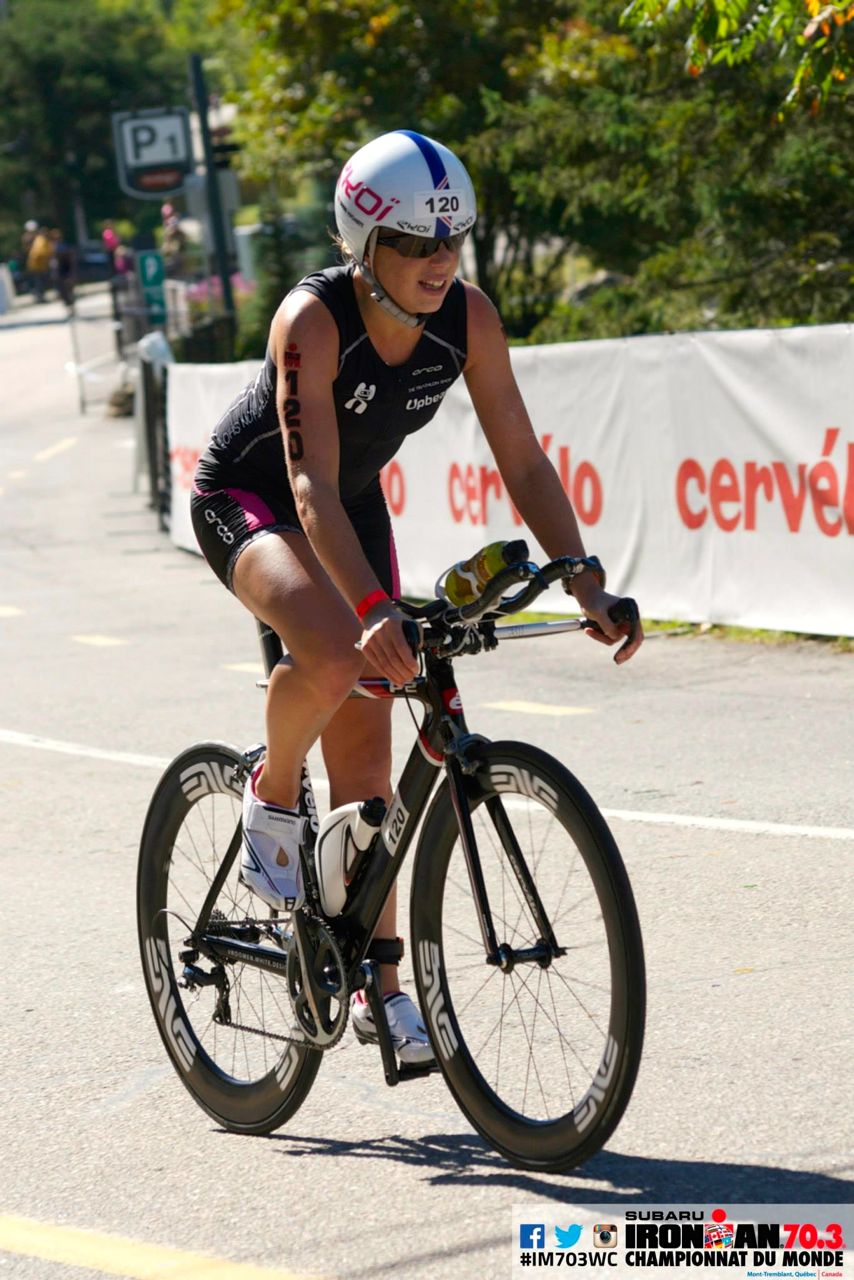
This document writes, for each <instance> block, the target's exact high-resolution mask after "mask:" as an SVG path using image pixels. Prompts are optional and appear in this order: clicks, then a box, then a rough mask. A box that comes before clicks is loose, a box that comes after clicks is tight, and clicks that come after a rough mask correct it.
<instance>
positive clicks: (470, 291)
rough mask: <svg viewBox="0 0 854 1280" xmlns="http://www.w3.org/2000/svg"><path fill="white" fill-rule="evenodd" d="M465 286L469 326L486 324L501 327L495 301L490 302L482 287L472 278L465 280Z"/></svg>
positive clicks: (490, 326) (477, 326)
mask: <svg viewBox="0 0 854 1280" xmlns="http://www.w3.org/2000/svg"><path fill="white" fill-rule="evenodd" d="M463 288H464V289H465V291H466V308H467V310H468V321H469V327H471V326H475V327H476V328H479V327H481V326H486V327H488V328H493V327H497V328H498V329H500V328H501V317H500V316H499V314H498V310H497V308H496V306H495V304H494V303H493V302H490V300H489V298H487V296H486V294H485V293H484V292H483V290H482V289H479V288H478V287H477V285H476V284H472V283H471V281H470V280H464V281H463Z"/></svg>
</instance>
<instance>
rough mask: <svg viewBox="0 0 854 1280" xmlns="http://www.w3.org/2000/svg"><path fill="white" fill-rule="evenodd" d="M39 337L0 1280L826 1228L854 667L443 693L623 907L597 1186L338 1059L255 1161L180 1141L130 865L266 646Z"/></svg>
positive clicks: (555, 657)
mask: <svg viewBox="0 0 854 1280" xmlns="http://www.w3.org/2000/svg"><path fill="white" fill-rule="evenodd" d="M62 314H63V312H62V308H61V307H59V306H57V305H53V304H49V305H48V306H46V307H41V308H38V309H36V308H31V309H28V310H26V311H19V312H17V313H16V314H15V315H14V316H13V317H11V320H9V319H8V318H7V321H6V322H5V323H3V322H0V362H2V368H3V397H2V402H0V503H2V508H3V511H4V519H3V526H2V527H3V537H2V545H0V566H1V567H0V634H2V640H1V641H0V652H2V657H3V663H2V672H3V677H2V696H0V760H2V771H0V788H2V796H3V802H2V811H0V812H2V818H0V822H2V829H3V840H2V844H0V859H2V915H0V919H2V955H3V965H2V972H3V999H2V1015H3V1016H2V1030H0V1070H2V1090H3V1097H4V1108H3V1111H4V1121H5V1123H4V1142H3V1160H2V1168H0V1188H1V1189H2V1191H1V1192H0V1275H3V1276H4V1277H5V1276H9V1277H21V1278H25V1280H57V1278H58V1277H69V1278H70V1277H72V1276H73V1277H77V1278H79V1277H84V1280H89V1278H90V1277H93V1278H94V1277H99V1276H103V1275H105V1274H114V1275H133V1276H137V1275H152V1276H153V1275H158V1276H160V1275H167V1274H168V1275H176V1276H182V1277H184V1276H187V1277H189V1276H193V1277H196V1276H198V1277H214V1276H215V1277H219V1278H221V1280H256V1278H257V1280H263V1278H264V1277H268V1278H272V1277H275V1276H278V1277H282V1276H285V1275H292V1276H299V1277H304V1276H309V1275H311V1276H323V1277H363V1276H364V1277H368V1276H370V1277H382V1276H386V1275H389V1276H394V1277H401V1280H403V1278H405V1280H416V1278H418V1280H424V1278H427V1277H430V1278H432V1277H440V1278H443V1277H446V1276H447V1277H462V1278H463V1280H468V1278H469V1277H471V1278H472V1280H475V1278H476V1280H491V1278H492V1277H496V1278H498V1277H505V1276H508V1275H509V1274H510V1267H511V1254H510V1249H511V1229H510V1228H511V1206H512V1205H514V1204H516V1205H519V1204H525V1203H526V1202H531V1203H533V1202H543V1201H550V1202H557V1203H560V1204H570V1203H573V1202H593V1201H597V1202H608V1201H614V1202H624V1201H632V1202H635V1203H637V1204H638V1205H639V1206H643V1205H646V1204H649V1203H657V1202H665V1201H669V1200H677V1201H680V1202H691V1201H700V1202H707V1203H708V1202H710V1201H714V1202H715V1203H723V1204H726V1203H748V1202H788V1203H823V1202H840V1201H848V1200H850V1199H851V1192H852V1180H851V1171H852V1133H851V1130H852V1119H851V1117H852V1107H851V1084H852V1081H851V1061H852V1057H854V1054H852V1008H854V1001H852V982H851V967H852V966H851V954H852V947H851V896H852V895H851V855H852V852H853V851H854V814H853V813H852V803H851V800H852V768H854V727H852V716H851V707H852V701H854V657H852V656H851V655H845V654H836V653H833V652H832V651H831V650H830V648H829V647H828V646H826V645H823V644H815V643H809V642H804V643H800V644H794V645H788V646H784V647H766V646H756V645H750V644H743V643H732V642H722V641H718V640H713V639H710V638H708V637H696V636H692V637H675V638H661V637H659V638H652V639H650V641H649V642H648V643H647V645H646V646H645V647H644V649H643V651H642V653H641V655H640V656H639V657H638V659H637V660H636V661H635V662H634V663H632V664H630V667H629V668H627V669H621V670H617V669H616V668H615V667H614V666H613V664H612V663H611V662H610V661H609V658H608V655H607V653H606V651H605V650H603V649H601V648H600V647H599V646H597V645H594V644H591V643H589V642H588V641H587V640H585V639H584V638H583V637H578V636H571V635H570V636H564V637H562V638H557V639H548V640H537V641H532V642H529V643H527V644H507V645H505V646H503V647H502V649H501V650H500V651H499V652H498V653H496V654H494V655H488V656H487V657H484V658H482V659H478V660H468V661H462V662H460V664H459V667H458V674H459V676H460V686H461V692H462V695H463V698H464V701H465V705H466V709H467V713H468V718H469V723H470V725H471V727H472V728H473V729H476V730H478V731H480V732H483V733H486V734H488V735H489V736H491V737H496V738H497V737H517V738H524V739H529V740H532V741H534V742H537V743H539V744H540V745H541V746H544V747H546V748H548V749H549V750H551V751H553V752H555V754H557V755H559V756H560V757H561V758H562V759H563V760H564V761H565V762H566V763H567V764H568V765H569V766H570V768H572V769H573V770H574V771H575V772H576V773H578V775H579V776H580V777H581V779H582V780H583V781H584V783H585V784H586V786H587V787H588V789H589V790H590V791H591V792H592V793H593V795H594V796H595V797H596V798H597V800H598V801H599V803H600V805H601V806H602V807H604V808H605V809H607V810H609V811H610V812H611V813H612V815H614V814H615V815H616V816H612V818H611V821H612V825H613V829H614V831H615V834H616V836H617V839H618V841H619V843H620V845H621V848H622V850H623V853H624V857H625V860H626V863H627V866H628V869H629V873H630V876H631V878H632V882H633V885H634V888H635V892H636V897H637V901H638V907H639V911H640V916H641V921H642V925H643V930H644V938H645V945H646V954H647V964H648V979H649V1013H648V1030H647V1040H646V1050H645V1056H644V1061H643V1064H642V1067H641V1072H640V1076H639V1080H638V1084H637V1087H636V1090H635V1094H634V1097H633V1100H632V1102H631V1105H630V1107H629V1110H628V1112H627V1113H626V1116H625V1118H624V1120H623V1122H622V1124H621V1126H620V1128H619V1129H618V1130H617V1132H616V1134H615V1135H614V1137H613V1138H612V1140H611V1142H610V1143H609V1145H608V1147H607V1149H606V1150H605V1151H603V1152H602V1153H600V1154H599V1155H597V1156H596V1157H595V1158H593V1159H592V1160H591V1161H590V1162H589V1164H588V1165H587V1166H586V1167H584V1168H583V1169H580V1170H577V1171H575V1172H573V1173H571V1174H568V1175H565V1176H561V1177H548V1178H547V1177H539V1176H536V1175H530V1174H524V1173H519V1172H518V1171H514V1170H513V1169H511V1168H510V1167H508V1166H507V1165H506V1164H505V1163H503V1162H502V1160H501V1159H500V1158H499V1157H498V1156H497V1155H495V1154H494V1153H492V1152H491V1151H490V1150H489V1149H488V1148H487V1147H486V1146H485V1145H484V1144H483V1143H482V1141H481V1140H480V1139H479V1138H478V1137H477V1136H476V1135H475V1134H474V1133H473V1131H472V1130H471V1129H470V1127H469V1126H468V1125H467V1123H466V1122H465V1120H464V1119H463V1117H462V1116H461V1115H460V1113H459V1112H458V1111H457V1109H456V1107H455V1105H454V1103H453V1101H452V1099H451V1097H450V1095H449V1094H448V1093H447V1091H446V1090H445V1088H444V1086H443V1084H442V1082H441V1080H440V1079H439V1078H437V1077H432V1078H431V1079H430V1080H429V1081H427V1082H420V1083H411V1084H406V1085H403V1086H401V1087H399V1088H398V1089H396V1090H390V1089H388V1088H387V1087H386V1086H385V1084H384V1082H383V1079H382V1074H381V1070H380V1064H379V1060H378V1056H377V1055H375V1054H374V1051H373V1050H370V1049H365V1048H361V1047H359V1046H357V1045H356V1043H355V1042H354V1040H353V1038H352V1034H351V1033H350V1032H348V1033H347V1035H346V1036H345V1038H344V1040H343V1041H342V1043H341V1045H340V1046H339V1047H338V1048H337V1049H335V1050H334V1051H333V1052H332V1053H331V1054H330V1055H329V1057H328V1060H327V1061H326V1062H324V1064H323V1067H322V1068H321V1071H320V1074H319V1076H318V1079H317V1082H316V1084H315V1087H314V1090H313V1092H312V1093H311V1095H310V1096H309V1098H308V1100H307V1102H306V1103H305V1105H304V1106H303V1108H302V1109H301V1110H300V1112H299V1113H298V1114H297V1115H296V1116H295V1117H294V1119H293V1120H292V1121H291V1123H290V1124H289V1125H288V1126H287V1127H286V1128H285V1129H284V1130H282V1131H280V1132H279V1133H277V1134H276V1135H274V1136H273V1137H271V1138H268V1139H251V1138H238V1137H235V1136H230V1135H228V1134H225V1133H223V1132H222V1131H220V1130H218V1129H217V1128H216V1126H215V1125H213V1124H212V1123H211V1121H210V1120H209V1119H208V1118H207V1117H206V1116H205V1115H204V1114H203V1113H202V1112H201V1111H200V1110H198V1109H197V1108H196V1107H195V1106H194V1105H193V1103H192V1101H191V1099H190V1097H189V1095H188V1094H187V1093H186V1092H185V1091H184V1090H183V1088H182V1087H181V1086H180V1084H179V1082H178V1080H177V1077H176V1076H175V1075H174V1073H173V1071H172V1068H171V1067H170V1066H169V1064H168V1062H167V1061H166V1059H165V1056H164V1053H163V1052H162V1049H161V1044H160V1040H159V1038H158V1035H157V1032H156V1029H155V1026H154V1022H153V1020H152V1018H151V1014H150V1012H149V1008H148V1004H147V1000H146V996H145V992H144V989H143V984H142V979H141V973H140V966H139V959H138V951H137V941H136V936H135V925H134V877H135V860H136V851H137V846H138V840H139V833H140V828H141V825H142V820H143V816H144V813H145V810H146V806H147V802H148V798H149V796H150V794H151V791H152V789H153V787H154V784H155V783H156V781H157V778H158V776H159V775H158V770H159V769H160V768H161V767H162V764H163V763H165V762H166V761H167V760H168V759H169V758H170V757H171V756H172V755H174V754H175V753H176V752H177V751H178V750H180V749H181V748H182V747H183V746H185V745H187V744H189V743H191V742H192V741H194V740H196V739H200V738H211V737H213V738H220V739H225V740H229V741H232V742H234V743H235V744H237V745H239V746H246V745H248V744H249V743H251V742H255V741H258V740H259V739H260V738H261V736H262V732H263V714H262V713H263V701H262V694H261V693H259V692H258V691H257V690H255V689H254V687H253V679H254V676H253V668H254V666H255V664H257V662H258V656H257V649H256V642H255V638H254V632H253V627H252V623H251V621H250V620H249V619H248V618H247V617H246V616H244V615H243V613H242V611H241V610H240V608H239V606H238V605H237V604H236V603H235V602H234V601H233V600H232V599H231V598H230V597H229V596H228V595H227V593H226V592H225V591H224V590H223V589H222V588H221V587H220V586H219V584H218V583H217V582H216V581H215V579H214V578H213V576H212V575H211V574H210V573H209V571H208V570H207V569H206V568H205V566H204V565H203V563H202V562H201V561H200V560H199V559H197V558H195V557H193V556H190V555H188V554H186V553H182V552H179V551H177V550H175V549H174V548H173V547H172V546H171V544H170V542H169V541H168V538H167V537H166V536H165V535H164V534H162V533H160V532H159V531H158V530H157V528H156V524H155V520H154V518H153V515H152V513H151V512H150V510H149V508H148V505H147V498H146V495H145V494H144V493H141V492H134V490H133V474H134V427H133V423H132V421H131V420H129V419H109V418H106V417H104V416H102V410H101V409H100V408H98V409H93V410H92V411H90V413H89V414H88V416H85V417H83V416H81V415H80V414H79V412H78V408H77V396H76V390H75V387H74V382H73V380H72V379H70V378H69V377H68V376H67V374H66V373H65V372H64V371H63V370H64V365H65V362H66V361H67V360H69V359H70V344H69V332H68V327H67V326H66V325H65V324H63V323H59V321H61V318H62ZM34 321H38V322H39V323H38V324H35V323H32V322H34ZM52 321H57V323H50V322H52ZM471 550H473V548H469V547H461V548H460V553H461V555H462V554H467V553H468V552H470V551H471ZM440 567H441V566H437V569H438V568H440ZM641 604H642V602H641ZM499 704H500V705H499ZM507 704H517V705H515V706H513V705H511V706H509V707H508V705H507ZM518 704H522V705H521V706H520V705H518ZM408 726H409V721H408V718H407V717H406V714H405V712H403V713H402V714H401V717H400V719H399V721H398V734H397V758H398V760H399V761H401V760H402V759H403V758H404V756H405V754H406V752H407V751H408V748H409V745H410V739H409V736H408V733H407V728H408ZM409 727H410V728H411V726H409ZM314 764H315V767H316V769H317V771H318V772H320V771H321V770H320V766H319V762H318V761H317V760H314ZM81 1231H82V1232H87V1233H89V1234H87V1235H81V1234H79V1233H80V1232H81ZM195 1255H205V1257H206V1258H208V1259H219V1260H220V1262H219V1264H218V1266H217V1265H216V1264H214V1263H213V1262H212V1261H199V1260H198V1258H196V1259H195V1261H194V1260H193V1259H194V1256H195ZM228 1264H231V1266H229V1265H228ZM238 1264H239V1265H238ZM145 1267H149V1268H150V1269H149V1270H145ZM170 1268H171V1269H170ZM241 1268H242V1269H241Z"/></svg>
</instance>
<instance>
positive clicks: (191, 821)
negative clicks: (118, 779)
mask: <svg viewBox="0 0 854 1280" xmlns="http://www.w3.org/2000/svg"><path fill="white" fill-rule="evenodd" d="M244 778H245V761H244V759H243V757H242V756H241V755H240V753H239V752H238V751H236V750H235V749H234V748H233V747H229V746H226V745H225V744H223V743H215V742H208V743H200V744H198V745H197V746H194V747H191V748H190V749H189V750H188V751H185V752H183V754H182V755H180V756H178V757H177V759H175V760H174V761H173V762H172V764H171V765H170V766H169V768H168V769H167V770H166V773H165V774H164V775H163V777H162V778H161V780H160V783H159V785H158V787H157V789H156V791H155V793H154V796H153V798H152V801H151V805H150V807H149V810H148V815H147V817H146V820H145V827H144V829H143V834H142V842H141V845H140V852H139V871H138V879H137V923H138V929H139V942H140V951H141V955H142V965H143V971H144V973H145V982H146V986H147V988H148V995H149V998H150V1000H151V1007H152V1010H153V1012H154V1017H155V1021H156V1022H157V1026H158V1029H159V1031H160V1035H161V1037H162V1039H163V1043H164V1045H165V1046H166V1050H167V1052H168V1054H169V1057H170V1058H171V1060H172V1062H173V1064H174V1066H175V1069H176V1071H177V1072H178V1075H179V1076H180V1077H181V1080H182V1081H183V1083H184V1084H185V1085H186V1087H187V1088H188V1089H189V1091H190V1093H191V1094H192V1095H193V1097H194V1098H195V1099H196V1101H197V1102H198V1103H199V1105H200V1106H201V1107H202V1108H204V1110H205V1111H206V1112H207V1113H208V1115H210V1116H212V1117H213V1118H214V1119H215V1120H217V1121H218V1122H219V1123H220V1124H222V1125H223V1126H224V1127H225V1128H227V1129H231V1130H233V1131H235V1132H240V1133H269V1132H270V1131H271V1130H273V1129H276V1128H278V1126H279V1125H282V1124H284V1122H285V1121H286V1120H287V1119H289V1117H290V1116H291V1115H293V1114H294V1112H295V1111H296V1110H297V1108H298V1107H299V1106H300V1105H301V1104H302V1102H303V1101H304V1100H305V1098H306V1096H307V1094H308V1091H309V1089H310V1088H311V1086H312V1084H313V1082H314V1077H315V1076H316V1074H317V1071H318V1068H319V1066H320V1054H319V1053H318V1052H317V1051H316V1050H312V1049H308V1048H306V1047H305V1045H304V1044H300V1043H295V1042H294V1039H293V1038H294V1037H296V1038H297V1039H298V1038H299V1035H300V1033H299V1031H298V1029H296V1028H295V1024H294V1015H293V1009H292V1007H291V1002H290V999H289V997H288V992H287V983H286V979H285V971H286V955H285V949H286V947H287V943H288V940H289V939H288V934H287V933H285V932H284V927H285V925H286V924H287V922H286V921H283V922H282V925H281V926H279V924H278V922H277V921H276V919H275V917H272V918H271V913H270V911H269V909H268V908H267V907H265V906H264V905H263V904H262V903H261V902H260V900H259V899H258V898H256V897H255V896H254V895H253V894H252V893H250V891H249V890H248V889H247V888H246V887H245V886H244V885H243V884H242V883H241V882H240V881H239V880H238V871H239V866H240V855H239V852H238V854H237V856H236V857H235V859H234V862H233V865H232V867H231V869H230V871H229V873H228V875H227V876H226V878H225V880H224V882H223V884H222V887H221V889H220V892H219V894H218V895H217V898H216V901H215V903H214V904H213V910H212V912H211V920H210V925H209V932H210V933H211V934H216V935H217V936H218V937H221V938H223V939H224V940H235V941H236V942H237V943H238V944H240V943H243V944H245V943H246V942H247V941H250V942H252V941H255V940H258V939H260V940H262V941H263V943H264V945H265V946H267V947H268V948H272V949H273V950H275V949H276V947H277V946H281V947H282V948H284V949H283V950H282V952H281V956H282V968H281V973H280V974H278V973H271V972H268V971H266V970H264V969H261V968H257V967H255V966H254V965H251V964H248V963H245V962H243V961H242V960H241V959H239V958H230V959H228V960H226V961H224V962H222V963H217V962H215V961H212V960H211V958H210V957H208V956H205V955H203V954H193V953H192V951H190V949H189V948H188V939H189V937H190V935H191V934H192V932H193V929H194V927H195V924H196V921H197V920H198V917H199V913H200V911H201V908H202V905H203V903H204V902H205V900H206V898H207V896H208V893H209V891H210V888H211V885H212V883H213V881H214V878H215V877H216V875H217V873H218V871H219V869H220V867H221V865H222V862H223V858H224V855H225V853H226V850H227V849H228V848H229V845H230V844H231V842H232V840H233V839H234V837H235V832H236V831H238V827H239V823H240V817H241V801H242V795H243V783H244Z"/></svg>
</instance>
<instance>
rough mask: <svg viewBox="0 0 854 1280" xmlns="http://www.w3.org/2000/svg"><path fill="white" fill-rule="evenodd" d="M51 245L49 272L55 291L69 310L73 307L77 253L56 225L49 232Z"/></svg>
mask: <svg viewBox="0 0 854 1280" xmlns="http://www.w3.org/2000/svg"><path fill="white" fill-rule="evenodd" d="M50 239H51V243H52V245H53V258H52V260H51V273H52V276H53V282H54V284H55V286H56V291H57V293H58V294H59V296H60V298H61V299H62V301H63V302H64V303H65V305H66V307H68V310H69V311H72V310H73V309H74V281H75V277H76V275H77V255H76V253H75V252H74V248H73V246H72V245H70V244H67V243H66V242H65V240H63V238H62V232H61V231H60V230H59V228H58V227H54V229H53V230H52V231H51V233H50Z"/></svg>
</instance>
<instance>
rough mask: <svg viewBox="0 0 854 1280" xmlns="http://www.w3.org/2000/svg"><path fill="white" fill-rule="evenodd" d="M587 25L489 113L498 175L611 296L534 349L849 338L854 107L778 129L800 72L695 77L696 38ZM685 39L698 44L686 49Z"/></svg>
mask: <svg viewBox="0 0 854 1280" xmlns="http://www.w3.org/2000/svg"><path fill="white" fill-rule="evenodd" d="M597 13H598V15H599V16H600V19H602V20H603V21H605V20H607V18H608V17H609V16H610V22H611V27H610V30H609V29H606V28H605V27H604V26H603V27H596V26H594V25H593V24H592V22H590V21H589V20H588V21H585V20H584V19H580V18H577V19H575V20H574V21H573V22H572V23H569V24H568V25H567V27H566V28H565V29H564V31H563V32H562V33H561V34H560V35H559V36H558V37H556V38H550V39H549V40H548V41H546V42H544V43H543V45H542V46H541V48H540V49H539V50H537V51H536V52H535V53H534V54H533V55H532V60H531V65H530V66H529V67H528V69H527V73H526V76H525V80H526V84H527V86H528V95H527V98H526V99H525V100H524V101H522V102H516V103H507V102H503V101H501V100H499V99H497V98H495V97H493V98H492V100H491V102H490V121H489V129H488V130H487V131H486V132H485V134H484V135H483V137H482V139H481V149H482V156H483V162H484V164H487V163H488V164H491V165H492V166H493V167H494V168H496V169H498V170H499V171H500V172H502V173H503V174H504V177H505V181H506V182H507V184H508V185H509V187H510V189H511V190H512V191H513V192H514V194H515V197H516V202H517V205H519V206H520V207H524V209H525V210H526V216H527V217H529V218H531V219H532V220H537V219H539V220H540V221H541V222H542V223H550V225H551V227H552V234H553V236H554V237H555V238H556V240H557V242H558V243H571V244H573V245H574V248H575V252H576V254H578V255H583V256H584V257H585V258H586V259H587V260H588V261H589V262H590V263H591V264H592V266H593V267H595V268H598V269H600V270H601V271H603V272H607V273H608V276H609V285H608V287H602V288H601V289H599V290H597V291H594V290H592V289H588V296H587V297H586V298H585V299H584V301H583V303H582V302H580V300H577V301H576V302H569V303H567V302H564V303H562V304H559V305H558V306H557V307H556V308H554V309H553V310H552V312H551V314H550V315H549V317H548V318H547V319H544V320H543V322H542V323H541V324H540V325H539V326H538V327H536V328H535V329H534V333H533V335H532V336H533V339H534V340H542V341H553V340H559V339H566V338H571V337H604V336H615V335H620V334H631V333H648V332H661V331H663V330H670V329H685V328H706V327H709V326H717V327H744V326H750V325H769V324H771V325H773V324H792V323H816V322H820V321H825V322H829V321H840V320H847V319H849V316H850V297H851V284H852V278H853V277H854V198H852V197H854V154H852V150H851V148H850V146H847V145H846V143H845V139H846V138H847V137H849V136H850V132H851V124H852V119H851V116H852V110H851V104H850V102H846V101H845V100H838V101H834V102H832V103H830V104H828V108H827V110H826V111H825V112H823V113H822V114H821V116H820V117H819V118H818V119H813V118H811V117H810V116H809V115H803V114H801V115H799V116H797V117H794V118H790V119H787V120H786V121H785V122H781V121H780V120H779V118H778V112H777V104H778V102H779V99H780V94H781V91H783V90H784V86H785V85H786V84H787V83H788V78H789V76H790V74H791V63H786V62H785V61H784V60H781V59H778V58H774V57H773V56H771V55H769V54H768V53H767V52H766V53H765V54H763V55H762V56H761V57H760V56H757V58H756V59H755V60H754V61H753V62H752V63H750V64H745V65H743V66H734V67H727V66H724V65H718V66H715V67H712V68H710V70H709V72H708V73H707V74H706V75H705V76H703V77H701V78H697V77H692V76H691V75H689V74H686V73H685V70H684V65H683V58H682V41H681V35H680V34H679V33H676V34H675V35H674V37H673V38H672V39H670V40H669V41H668V40H666V39H665V38H664V36H663V35H662V33H660V32H623V33H622V34H621V33H620V28H619V13H618V10H617V8H616V6H613V7H612V9H611V10H610V15H609V11H608V10H607V9H605V10H603V9H602V8H600V9H599V10H597ZM683 34H684V33H683Z"/></svg>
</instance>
